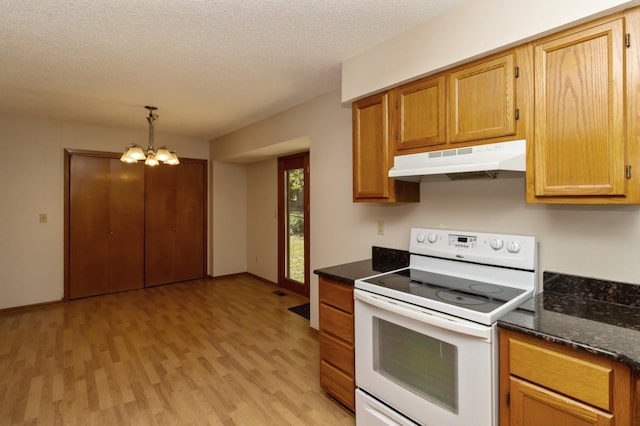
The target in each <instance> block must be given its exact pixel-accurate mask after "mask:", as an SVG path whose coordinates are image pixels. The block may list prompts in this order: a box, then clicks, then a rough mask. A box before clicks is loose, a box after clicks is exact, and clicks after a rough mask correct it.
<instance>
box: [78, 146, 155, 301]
mask: <svg viewBox="0 0 640 426" xmlns="http://www.w3.org/2000/svg"><path fill="white" fill-rule="evenodd" d="M69 167H70V169H69V223H70V226H69V298H71V299H76V298H79V297H85V296H93V295H97V294H104V293H112V292H116V291H122V290H130V289H135V288H142V287H143V285H144V275H143V274H144V165H142V164H125V163H122V162H121V161H119V160H118V159H117V158H105V157H97V156H83V155H72V156H71V159H70V165H69Z"/></svg>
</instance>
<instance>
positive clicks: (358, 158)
mask: <svg viewBox="0 0 640 426" xmlns="http://www.w3.org/2000/svg"><path fill="white" fill-rule="evenodd" d="M353 120H354V123H353V185H354V190H353V197H354V199H360V198H389V197H390V195H391V194H390V191H389V189H390V185H389V178H388V177H387V173H388V172H389V169H390V168H391V160H390V150H389V95H388V94H387V93H384V94H382V95H377V96H373V97H370V98H367V99H365V100H363V101H360V102H356V103H354V104H353Z"/></svg>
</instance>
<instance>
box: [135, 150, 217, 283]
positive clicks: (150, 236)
mask: <svg viewBox="0 0 640 426" xmlns="http://www.w3.org/2000/svg"><path fill="white" fill-rule="evenodd" d="M206 171H207V168H206V162H205V161H188V160H184V161H183V160H181V162H180V164H179V165H177V166H160V167H148V168H147V171H146V178H145V187H146V189H145V204H146V208H145V229H146V230H145V286H147V287H149V286H154V285H159V284H168V283H173V282H178V281H186V280H192V279H197V278H203V277H204V276H205V270H206V267H205V261H206V258H205V256H206V251H205V234H206V228H205V222H204V221H205V212H206V210H205V207H206V202H205V200H206V198H205V195H206V194H205V180H206V176H207V175H206Z"/></svg>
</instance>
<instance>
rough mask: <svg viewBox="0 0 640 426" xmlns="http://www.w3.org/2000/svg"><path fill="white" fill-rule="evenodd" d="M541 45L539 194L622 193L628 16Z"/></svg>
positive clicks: (536, 63)
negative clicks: (625, 36) (625, 41)
mask: <svg viewBox="0 0 640 426" xmlns="http://www.w3.org/2000/svg"><path fill="white" fill-rule="evenodd" d="M582 28H583V29H582V30H580V31H575V32H570V33H562V34H563V35H562V36H559V37H556V38H551V39H545V41H543V42H541V43H539V44H536V45H535V46H534V66H535V122H536V127H535V149H534V155H535V157H534V160H535V164H534V168H535V169H534V173H535V195H536V196H623V195H625V191H626V173H625V155H626V153H625V146H626V141H625V129H626V127H625V117H624V114H625V106H624V105H625V94H624V89H625V69H624V61H625V58H624V55H625V47H624V37H623V35H624V21H623V18H619V19H616V20H612V21H609V22H604V23H601V24H599V25H595V26H592V27H587V28H585V27H582Z"/></svg>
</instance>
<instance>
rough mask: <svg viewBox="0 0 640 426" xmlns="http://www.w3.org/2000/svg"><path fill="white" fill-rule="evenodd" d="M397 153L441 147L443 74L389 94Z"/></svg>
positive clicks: (443, 98) (442, 136)
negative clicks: (393, 111)
mask: <svg viewBox="0 0 640 426" xmlns="http://www.w3.org/2000/svg"><path fill="white" fill-rule="evenodd" d="M391 95H392V105H393V107H394V108H395V113H394V114H393V116H392V123H393V128H394V130H393V137H394V139H395V144H396V149H397V150H406V149H411V148H419V147H431V146H439V145H443V144H445V143H446V142H447V137H446V136H447V135H446V79H445V76H444V75H440V76H436V77H432V78H427V79H422V80H419V81H416V82H412V83H409V84H405V85H404V86H401V87H399V88H397V89H395V90H393V91H392V92H391Z"/></svg>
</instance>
